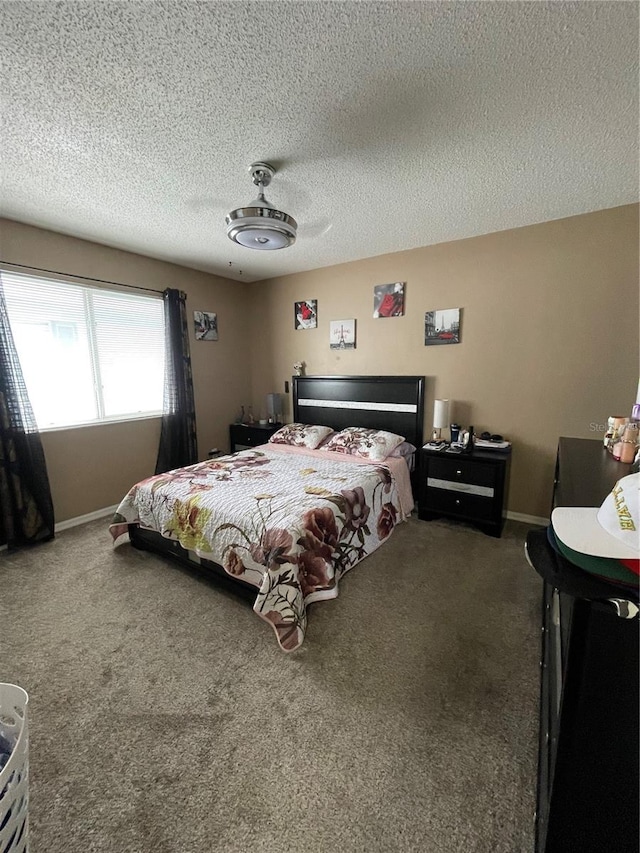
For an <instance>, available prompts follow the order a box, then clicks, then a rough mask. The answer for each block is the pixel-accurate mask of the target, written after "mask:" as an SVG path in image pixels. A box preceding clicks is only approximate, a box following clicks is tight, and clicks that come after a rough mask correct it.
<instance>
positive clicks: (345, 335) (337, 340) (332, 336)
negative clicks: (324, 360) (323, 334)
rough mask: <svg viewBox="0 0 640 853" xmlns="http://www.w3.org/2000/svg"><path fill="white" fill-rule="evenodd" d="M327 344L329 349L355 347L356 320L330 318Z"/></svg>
mask: <svg viewBox="0 0 640 853" xmlns="http://www.w3.org/2000/svg"><path fill="white" fill-rule="evenodd" d="M329 346H330V347H331V349H355V348H356V321H355V320H331V322H330V323H329Z"/></svg>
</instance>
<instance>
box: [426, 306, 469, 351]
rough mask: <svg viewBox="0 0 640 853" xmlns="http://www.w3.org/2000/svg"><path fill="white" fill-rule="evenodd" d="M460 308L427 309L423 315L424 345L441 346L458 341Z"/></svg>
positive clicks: (457, 342)
mask: <svg viewBox="0 0 640 853" xmlns="http://www.w3.org/2000/svg"><path fill="white" fill-rule="evenodd" d="M461 310H462V309H460V308H444V309H440V310H438V311H427V312H426V314H425V315H424V345H425V346H426V347H429V346H443V345H446V344H459V343H460V312H461Z"/></svg>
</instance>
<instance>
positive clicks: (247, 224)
mask: <svg viewBox="0 0 640 853" xmlns="http://www.w3.org/2000/svg"><path fill="white" fill-rule="evenodd" d="M249 172H250V174H251V177H252V179H253V183H254V184H255V185H256V186H257V187H258V197H257V198H256V199H254V200H253V201H251V202H249V204H248V205H246V207H238V208H236V209H235V210H232V211H231V212H230V213H228V214H227V215H226V217H225V222H226V225H227V237H229V239H230V240H233V241H234V243H239V244H240V245H241V246H244V247H245V248H247V249H259V250H261V251H271V250H273V249H286V248H287V246H293V244H294V243H295V241H296V235H297V233H298V223H297V222H296V220H295V219H294V218H293V216H290V215H289V214H288V213H285V212H284V211H282V210H277V209H276V208H275V207H274V206H273V205H272V204H271V202H269V201H267V199H266V198H265V197H264V191H265V189H266V188H267V187H268V186H269V184H270V183H271V179H272V178H273V176H274V175H275V173H276V169H275V168H274V167H273V166H272V165H271V164H270V163H263V162H257V163H252V164H251V165H250V166H249Z"/></svg>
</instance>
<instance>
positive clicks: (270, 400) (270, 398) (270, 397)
mask: <svg viewBox="0 0 640 853" xmlns="http://www.w3.org/2000/svg"><path fill="white" fill-rule="evenodd" d="M267 412H268V415H269V423H270V424H278V423H280V418H281V416H282V395H281V394H267Z"/></svg>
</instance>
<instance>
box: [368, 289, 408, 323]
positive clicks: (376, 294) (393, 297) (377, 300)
mask: <svg viewBox="0 0 640 853" xmlns="http://www.w3.org/2000/svg"><path fill="white" fill-rule="evenodd" d="M404 285H405V282H404V281H395V282H393V284H376V286H375V287H374V288H373V316H374V317H376V318H377V317H402V315H403V314H404Z"/></svg>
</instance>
